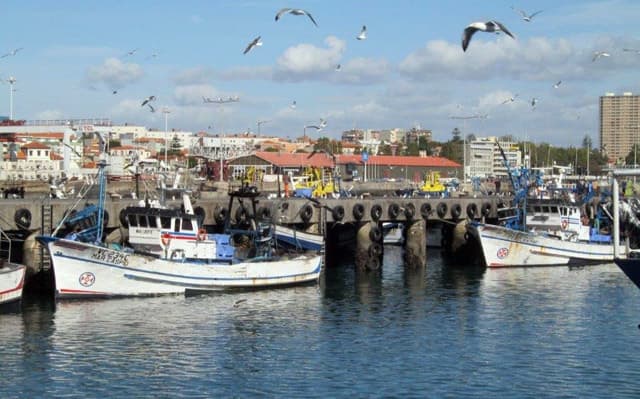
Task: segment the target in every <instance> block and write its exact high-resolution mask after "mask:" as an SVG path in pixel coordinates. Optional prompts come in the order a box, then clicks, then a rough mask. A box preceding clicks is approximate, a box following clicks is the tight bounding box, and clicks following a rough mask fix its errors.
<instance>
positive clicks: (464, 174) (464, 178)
mask: <svg viewBox="0 0 640 399" xmlns="http://www.w3.org/2000/svg"><path fill="white" fill-rule="evenodd" d="M486 118H487V115H477V114H476V115H465V116H450V117H449V119H457V120H462V129H463V132H462V182H463V183H466V182H467V121H468V120H469V119H486Z"/></svg>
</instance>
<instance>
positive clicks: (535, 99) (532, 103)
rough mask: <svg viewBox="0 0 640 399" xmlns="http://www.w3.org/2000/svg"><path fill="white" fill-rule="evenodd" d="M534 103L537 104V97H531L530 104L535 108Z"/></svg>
mask: <svg viewBox="0 0 640 399" xmlns="http://www.w3.org/2000/svg"><path fill="white" fill-rule="evenodd" d="M536 104H538V99H537V98H535V97H533V98H532V99H531V106H532V107H533V108H534V109H535V108H536Z"/></svg>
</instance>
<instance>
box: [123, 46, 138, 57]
mask: <svg viewBox="0 0 640 399" xmlns="http://www.w3.org/2000/svg"><path fill="white" fill-rule="evenodd" d="M137 51H138V49H137V48H134V49H133V50H129V51H127V53H126V54H125V55H124V56H125V57H130V56H132V55H134V54H135V53H136V52H137Z"/></svg>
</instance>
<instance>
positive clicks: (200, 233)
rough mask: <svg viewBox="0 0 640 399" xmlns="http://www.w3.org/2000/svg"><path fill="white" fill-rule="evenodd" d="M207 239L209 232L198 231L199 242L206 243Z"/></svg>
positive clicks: (201, 229)
mask: <svg viewBox="0 0 640 399" xmlns="http://www.w3.org/2000/svg"><path fill="white" fill-rule="evenodd" d="M206 239H207V230H205V229H203V228H199V229H198V241H204V240H206Z"/></svg>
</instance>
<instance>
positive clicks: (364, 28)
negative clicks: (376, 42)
mask: <svg viewBox="0 0 640 399" xmlns="http://www.w3.org/2000/svg"><path fill="white" fill-rule="evenodd" d="M366 38H367V26H366V25H362V29H361V30H360V34H359V35H358V36H356V39H358V40H365V39H366Z"/></svg>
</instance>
